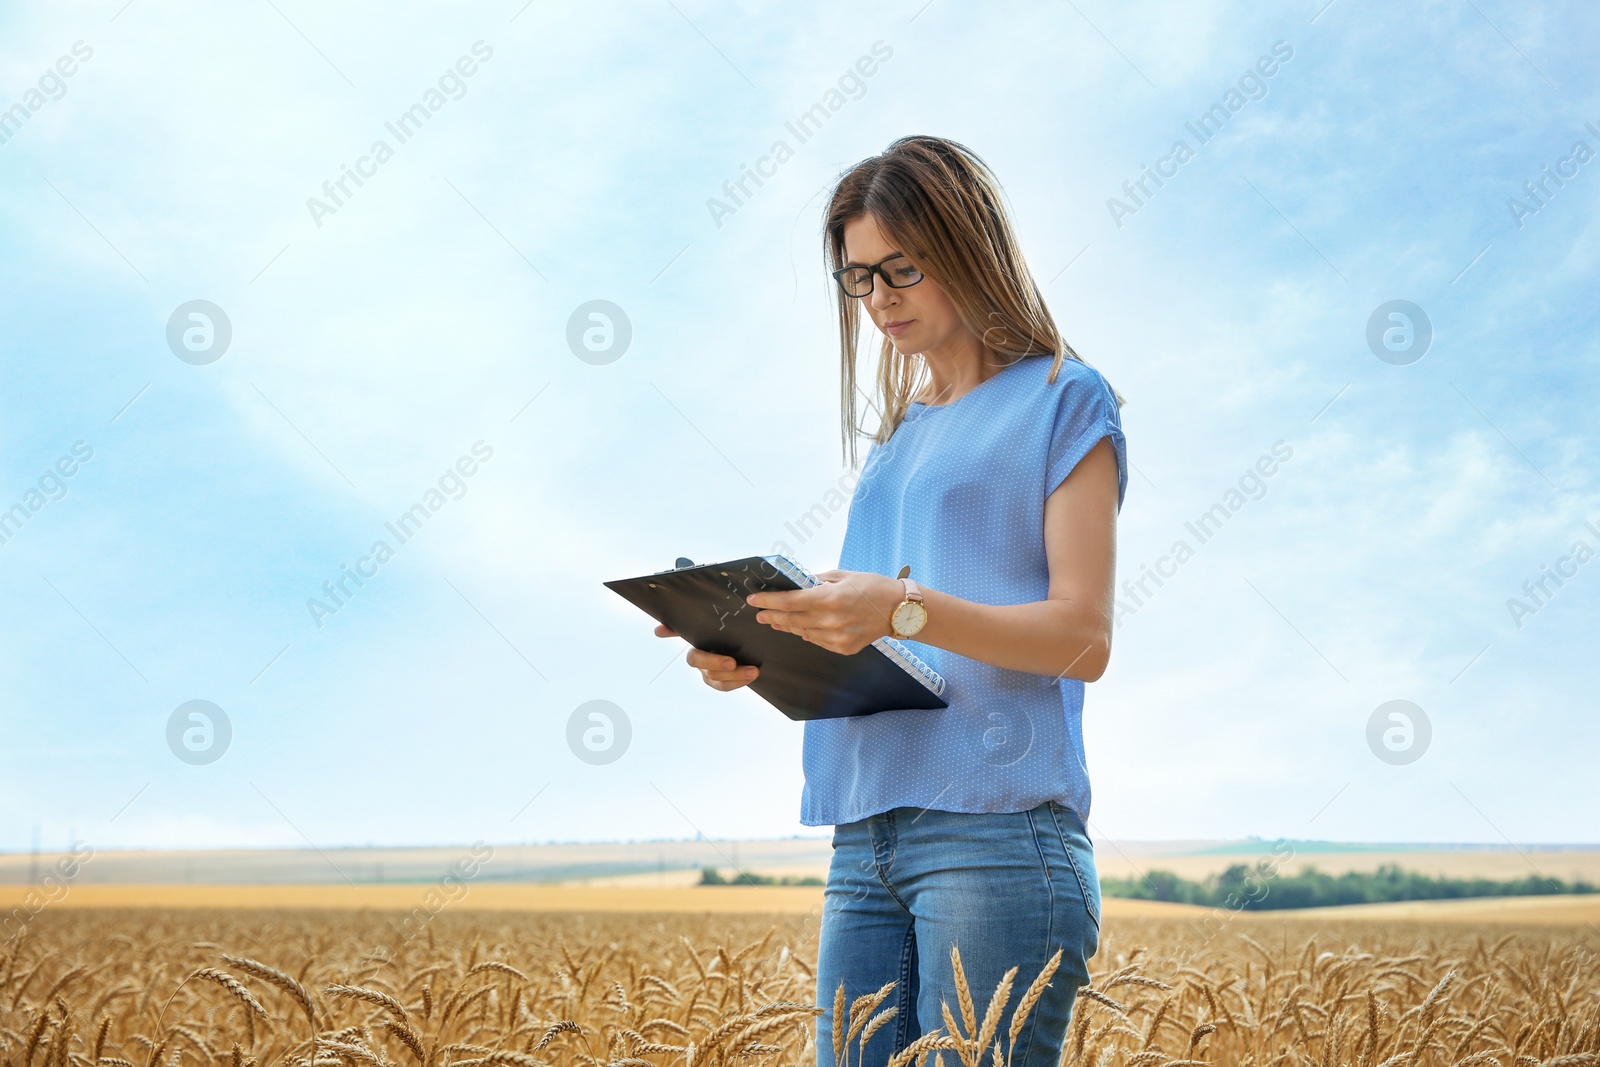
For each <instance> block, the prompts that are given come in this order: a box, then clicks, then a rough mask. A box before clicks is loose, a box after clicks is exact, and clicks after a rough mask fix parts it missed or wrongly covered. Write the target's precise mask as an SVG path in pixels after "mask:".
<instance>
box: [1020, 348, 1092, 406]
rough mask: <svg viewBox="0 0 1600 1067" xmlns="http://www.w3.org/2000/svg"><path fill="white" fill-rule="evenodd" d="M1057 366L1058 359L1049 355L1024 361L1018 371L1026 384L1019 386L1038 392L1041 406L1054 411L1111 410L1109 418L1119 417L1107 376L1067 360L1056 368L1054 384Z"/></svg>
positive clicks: (1067, 358) (1082, 363)
mask: <svg viewBox="0 0 1600 1067" xmlns="http://www.w3.org/2000/svg"><path fill="white" fill-rule="evenodd" d="M1054 365H1055V356H1054V355H1052V354H1050V353H1048V352H1047V353H1042V354H1040V355H1033V356H1027V357H1025V358H1024V359H1023V360H1022V361H1021V363H1020V364H1019V365H1018V366H1017V367H1016V368H1015V369H1016V370H1017V371H1025V374H1026V381H1025V382H1019V383H1018V384H1026V385H1027V386H1028V387H1029V390H1030V391H1032V390H1037V391H1038V393H1037V395H1038V397H1039V400H1040V402H1041V403H1043V404H1044V405H1046V406H1048V407H1049V408H1051V409H1053V410H1057V411H1059V410H1061V409H1062V408H1069V409H1079V410H1083V409H1098V410H1101V411H1105V410H1106V409H1107V407H1109V414H1110V415H1112V416H1113V417H1114V416H1115V415H1116V412H1117V399H1116V393H1115V392H1114V391H1113V390H1112V388H1111V383H1110V382H1109V381H1107V380H1106V377H1105V375H1103V374H1101V373H1100V372H1099V371H1098V370H1096V369H1095V368H1094V367H1091V366H1089V364H1087V363H1085V362H1083V361H1082V360H1080V359H1074V358H1072V357H1071V356H1064V357H1063V358H1062V360H1061V365H1060V367H1058V368H1056V372H1055V380H1054V381H1051V380H1050V370H1051V367H1052V366H1054Z"/></svg>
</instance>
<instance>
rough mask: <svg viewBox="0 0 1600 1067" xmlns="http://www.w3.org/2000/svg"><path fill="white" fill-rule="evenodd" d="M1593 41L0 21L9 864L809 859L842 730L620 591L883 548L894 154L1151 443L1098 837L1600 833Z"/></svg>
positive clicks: (1308, 6) (1, 824) (736, 14)
mask: <svg viewBox="0 0 1600 1067" xmlns="http://www.w3.org/2000/svg"><path fill="white" fill-rule="evenodd" d="M1597 46H1600V28H1597V22H1596V15H1595V12H1594V10H1593V9H1592V8H1590V7H1587V6H1585V5H1582V4H1579V3H1552V4H1545V5H1537V6H1533V7H1529V6H1526V5H1517V4H1511V3H1507V2H1504V0H1467V2H1454V0H1451V2H1439V3H1423V4H1416V5H1403V6H1402V7H1398V8H1395V7H1389V8H1386V7H1383V6H1381V5H1374V4H1370V3H1364V2H1361V0H1334V2H1332V3H1328V2H1327V0H1312V2H1309V3H1299V2H1296V3H1281V4H1267V5H1257V4H1244V3H1222V4H1215V3H1207V4H1179V3H1166V4H1156V5H1141V6H1135V5H1124V4H1118V3H1112V2H1109V0H1075V2H1074V3H1071V4H1065V5H1061V4H1047V3H1035V4H1029V3H1019V4H1014V5H1003V6H995V5H978V4H971V3H968V4H962V3H956V2H954V0H932V2H931V3H930V2H925V0H910V2H906V3H887V4H880V5H867V6H865V7H863V6H862V5H859V4H851V5H847V4H842V3H833V2H824V3H818V4H811V5H805V6H804V9H803V10H802V9H794V10H788V11H784V12H782V13H779V12H778V11H777V10H776V9H774V8H772V7H770V6H769V5H761V4H717V3H706V2H701V0H664V2H657V0H648V2H640V3H633V4H626V5H620V6H614V5H607V6H605V7H604V8H602V6H601V5H594V4H570V3H545V2H542V0H541V2H539V3H525V2H524V0H508V2H482V3H478V2H469V3H463V4H454V5H448V9H442V8H440V7H439V6H438V5H422V4H406V3H401V4H386V5H381V6H380V5H376V4H364V5H333V6H330V5H316V4H309V3H305V2H303V0H262V2H259V3H258V2H251V3H246V4H243V5H229V6H227V7H225V8H222V7H217V6H215V5H204V4H198V3H182V2H178V3H155V2H153V0H131V2H129V0H107V2H98V0H97V2H95V3H84V4H72V5H48V6H46V5H7V6H5V7H4V8H3V9H0V108H8V109H10V110H9V111H8V112H6V113H5V115H0V137H3V138H4V139H3V141H0V227H3V231H4V232H3V239H0V278H3V284H0V318H3V321H4V323H5V328H4V330H3V331H0V374H3V387H0V508H10V509H12V511H10V512H8V514H10V515H12V516H13V518H12V520H11V521H10V523H9V525H6V524H3V523H0V534H3V536H4V540H3V541H0V597H3V601H4V603H5V605H6V609H7V610H6V611H5V612H4V613H3V615H0V727H3V732H0V736H3V737H4V738H5V740H4V743H3V746H0V849H5V850H15V849H27V848H30V847H33V845H34V844H35V843H36V842H37V843H38V844H39V846H40V847H41V848H43V849H46V850H62V849H65V848H67V847H68V845H69V844H70V843H71V842H73V841H76V840H83V841H86V842H88V843H89V844H90V845H92V846H93V847H95V848H102V849H106V848H169V847H170V848H176V847H237V846H298V847H304V846H306V845H314V846H316V847H331V846H335V845H361V844H367V843H372V844H383V845H403V844H441V843H453V842H470V841H475V840H485V841H489V842H520V841H526V842H537V841H553V840H623V839H647V838H663V837H668V838H670V837H692V836H695V835H697V834H704V835H705V836H708V837H766V836H784V835H789V834H795V833H808V834H817V833H826V832H827V831H826V829H825V828H824V829H815V828H806V827H802V826H801V825H800V824H799V821H798V820H799V800H800V789H801V784H802V777H801V766H800V740H801V727H800V725H799V724H797V723H794V722H791V721H789V720H787V719H786V718H784V717H783V716H782V715H780V714H779V713H778V712H777V711H776V710H775V709H773V708H772V707H770V706H769V705H767V704H766V703H765V702H764V701H762V700H761V699H760V698H759V697H757V696H755V695H754V694H753V693H750V692H738V693H732V694H724V693H719V692H715V691H713V690H711V689H709V688H708V687H706V686H705V685H704V684H703V683H701V681H700V680H699V677H698V674H697V672H695V671H694V670H692V669H691V668H689V667H688V666H687V665H686V664H684V662H683V655H684V652H685V651H686V646H685V645H684V643H683V642H682V641H681V640H677V639H671V640H663V639H660V638H657V637H655V636H654V635H653V633H652V626H653V623H652V622H651V620H650V619H648V618H647V617H645V616H644V615H643V614H642V613H640V612H638V611H637V610H636V609H634V608H632V607H631V606H629V605H628V604H626V603H625V602H623V601H622V600H621V599H620V598H619V597H617V596H615V595H614V594H612V593H610V592H609V591H608V590H606V589H605V588H604V587H603V586H602V585H601V583H602V582H603V581H605V580H608V579H612V578H621V577H628V576H632V575H637V574H643V573H647V572H650V571H654V570H658V569H660V568H663V567H666V566H669V565H671V563H672V562H673V560H674V559H675V558H676V557H678V556H688V557H690V558H691V559H694V560H698V561H713V560H719V559H734V558H738V557H742V556H746V555H752V554H759V553H764V552H769V551H773V550H774V549H775V548H777V547H779V546H780V545H781V546H782V547H783V548H784V549H786V550H788V551H790V552H791V553H792V554H793V555H794V556H795V557H796V558H797V559H799V560H800V561H801V562H802V563H803V564H805V565H806V566H808V567H810V568H812V569H813V570H821V569H826V568H830V567H833V566H835V565H836V564H837V562H838V553H839V547H840V544H841V542H842V539H843V536H844V531H845V524H846V519H847V514H846V512H845V510H844V509H834V510H832V512H831V513H830V514H828V516H827V518H826V521H824V522H822V523H821V525H820V527H818V528H814V529H813V530H811V531H810V532H809V534H808V535H807V536H806V537H804V538H799V537H796V536H795V535H794V534H793V533H792V532H791V530H790V526H791V524H794V523H795V522H796V521H797V520H798V519H799V517H800V516H802V515H804V514H806V513H807V512H808V511H812V509H814V508H816V507H817V506H818V505H823V510H824V511H828V510H829V509H828V507H827V505H826V502H827V501H828V500H830V499H833V498H832V497H831V496H830V493H831V492H832V491H833V490H835V489H837V487H838V486H840V485H841V484H843V485H846V486H848V485H849V484H850V481H851V480H852V477H853V476H852V474H851V471H850V469H849V468H848V467H847V466H846V465H845V463H844V460H843V457H842V456H841V451H840V446H839V418H840V416H839V411H838V373H839V370H838V341H837V330H836V322H835V319H834V310H833V301H832V297H831V296H830V293H829V290H828V284H829V280H828V278H827V276H826V271H825V264H824V260H823V250H822V240H821V231H820V226H821V212H822V207H823V203H824V201H825V199H826V193H827V190H828V189H829V187H830V186H831V184H832V183H833V182H834V181H835V180H837V178H838V177H839V176H840V174H841V173H842V172H843V171H844V170H845V169H847V168H848V167H850V166H851V165H853V164H854V163H856V162H858V161H860V160H862V159H864V158H866V157H868V156H871V155H873V154H875V153H877V152H880V151H882V150H883V149H884V148H885V147H886V146H887V145H888V144H889V143H890V142H891V141H893V140H894V139H895V138H897V137H900V136H904V135H907V134H911V133H929V134H937V135H940V136H944V137H949V138H952V139H954V140H957V141H960V142H961V143H963V144H965V145H967V146H968V147H970V148H971V149H972V150H973V151H975V152H976V153H978V155H979V156H981V157H982V158H983V159H984V160H985V161H986V162H987V163H988V164H989V165H990V167H991V168H992V169H993V170H994V172H995V173H996V175H997V176H998V178H999V180H1000V181H1001V183H1002V185H1003V187H1004V189H1005V194H1006V197H1007V200H1008V204H1009V206H1010V210H1011V211H1012V214H1013V219H1014V222H1015V224H1016V227H1017V232H1018V235H1019V239H1020V241H1021V244H1022V247H1023V250H1024V253H1025V255H1026V256H1027V259H1028V262H1029V265H1030V268H1031V270H1032V272H1033V274H1034V277H1035V278H1036V280H1037V282H1038V284H1039V286H1040V288H1041V290H1042V291H1043V293H1044V295H1045V298H1046V301H1047V303H1048V304H1049V306H1050V308H1051V311H1052V313H1053V315H1054V316H1055V318H1056V321H1057V322H1058V324H1059V325H1060V327H1061V329H1062V331H1063V334H1064V336H1065V337H1066V338H1067V339H1068V341H1069V342H1070V343H1071V344H1072V345H1073V346H1074V348H1075V349H1076V350H1077V351H1078V352H1079V353H1080V354H1081V355H1082V356H1083V357H1084V358H1085V359H1086V360H1087V361H1088V362H1089V363H1091V364H1092V365H1094V366H1095V367H1096V368H1097V369H1098V370H1099V371H1100V372H1101V373H1103V374H1104V375H1105V376H1106V378H1107V379H1108V380H1109V381H1110V382H1111V383H1112V384H1113V385H1114V386H1115V387H1116V388H1117V390H1118V392H1120V393H1121V394H1122V396H1123V397H1124V398H1125V399H1126V401H1127V403H1126V406H1125V407H1124V408H1123V409H1122V414H1121V417H1122V422H1123V428H1124V431H1125V434H1126V437H1127V441H1128V455H1129V460H1130V463H1131V466H1132V468H1133V469H1132V471H1131V476H1130V479H1129V485H1128V491H1127V496H1126V500H1125V502H1124V504H1123V507H1122V510H1121V513H1120V516H1119V524H1118V575H1119V581H1122V582H1125V583H1126V584H1122V585H1120V589H1121V592H1119V597H1118V602H1119V609H1118V622H1117V626H1116V629H1115V634H1114V640H1113V652H1112V657H1111V663H1110V667H1109V669H1108V670H1107V672H1106V673H1105V675H1104V677H1102V678H1101V679H1100V680H1099V681H1096V682H1094V683H1092V684H1090V685H1089V686H1088V687H1087V694H1086V698H1085V711H1084V733H1085V739H1086V742H1085V743H1086V748H1087V754H1088V764H1089V769H1090V775H1091V780H1092V783H1093V789H1094V801H1093V806H1092V810H1091V812H1090V820H1089V821H1090V826H1091V830H1092V832H1093V833H1094V834H1095V836H1096V837H1099V838H1101V839H1222V838H1238V837H1244V836H1248V835H1256V836H1260V837H1263V838H1268V839H1272V838H1278V837H1287V838H1292V839H1307V838H1317V839H1326V840H1338V841H1395V842H1402V841H1404V842H1421V841H1439V842H1488V843H1495V844H1505V843H1511V842H1514V843H1518V844H1523V843H1538V842H1546V843H1548V842H1580V841H1581V842H1593V841H1595V840H1596V839H1597V838H1600V833H1597V829H1596V828H1597V817H1600V796H1597V786H1596V778H1595V775H1594V774H1593V767H1594V761H1595V756H1596V753H1597V752H1600V723H1597V719H1596V716H1595V714H1594V712H1595V696H1594V694H1595V692H1596V690H1597V685H1596V682H1597V680H1600V673H1597V667H1596V663H1597V657H1596V655H1595V652H1594V639H1595V635H1596V633H1597V628H1596V625H1595V624H1596V608H1597V605H1600V562H1597V561H1596V560H1595V559H1594V558H1593V556H1594V553H1596V552H1597V551H1600V496H1597V488H1600V486H1597V479H1596V473H1595V464H1594V456H1595V454H1596V445H1597V443H1600V442H1597V430H1596V427H1595V422H1594V419H1593V413H1594V411H1595V410H1596V409H1597V406H1600V390H1597V388H1596V384H1595V374H1594V370H1595V368H1596V366H1597V359H1596V357H1597V355H1600V351H1597V350H1600V343H1597V341H1596V338H1597V336H1600V330H1597V325H1600V323H1597V318H1600V314H1597V312H1600V303H1597V301H1596V300H1595V298H1594V294H1595V292H1596V286H1597V282H1600V264H1597V260H1596V257H1597V255H1600V241H1597V240H1596V236H1597V232H1600V226H1597V222H1596V205H1597V203H1600V91H1597V90H1600V86H1597V84H1596V82H1595V80H1594V78H1593V61H1594V60H1593V57H1594V55H1595V53H1596V50H1597ZM865 71H870V72H871V73H870V74H866V73H863V72H865ZM69 72H70V73H69ZM1269 72H1270V73H1269ZM819 104H820V105H821V106H822V110H821V111H820V112H815V113H816V114H825V115H826V118H825V120H822V121H818V122H816V123H814V124H813V126H812V127H811V129H810V130H809V133H808V136H807V137H805V139H804V140H802V139H801V138H799V137H797V136H796V135H795V133H794V132H793V131H792V130H791V128H790V126H791V124H793V123H796V122H797V121H798V120H799V118H800V116H802V115H803V114H805V113H807V112H808V111H809V110H810V109H812V108H813V107H814V106H816V105H819ZM1208 113H1210V114H1211V115H1212V116H1213V117H1212V119H1211V125H1210V126H1209V127H1203V126H1202V125H1201V120H1202V118H1203V116H1206V115H1207V114H1208ZM7 116H9V117H7ZM408 116H409V118H408ZM780 140H782V141H785V142H786V143H787V147H788V151H786V152H782V153H779V154H778V156H779V157H781V162H774V159H775V158H778V157H775V156H774V155H773V153H774V146H775V143H776V142H778V141H780ZM380 142H381V147H380ZM1179 142H1182V143H1183V145H1182V148H1181V149H1180V148H1179V147H1178V144H1179ZM758 167H759V168H760V169H761V170H763V171H764V172H765V173H766V174H767V176H766V177H764V178H763V179H762V181H761V183H760V184H759V185H757V184H756V183H754V182H752V181H751V180H750V179H748V178H745V188H744V192H742V193H739V195H738V196H737V197H734V196H731V195H730V194H729V192H728V191H727V189H728V187H730V186H732V185H733V183H735V182H737V181H739V180H740V179H741V178H744V176H745V175H746V174H747V173H748V172H750V171H753V170H756V169H757V168H758ZM351 173H354V174H355V175H356V178H359V179H360V180H359V183H358V182H357V180H356V178H351V177H349V176H348V175H349V174H351ZM1152 173H1155V174H1158V175H1164V177H1161V178H1160V181H1159V183H1158V182H1157V180H1156V179H1154V178H1151V177H1149V176H1148V175H1150V174H1152ZM341 181H342V182H343V188H342V189H341V188H340V186H339V183H340V182H341ZM1141 181H1142V182H1143V185H1142V188H1141V186H1140V185H1139V184H1137V183H1139V182H1141ZM735 191H737V190H736V189H735ZM597 301H600V302H604V303H599V304H597V303H594V302H597ZM591 314H595V315H598V316H599V317H597V318H592V317H590V316H591ZM869 329H870V327H869ZM586 331H590V332H588V333H587V334H586ZM871 342H872V344H873V345H874V346H875V345H876V343H877V339H876V337H875V336H873V337H872V338H871ZM864 454H865V448H864V447H863V449H862V455H863V456H864ZM1263 457H1269V460H1268V461H1263ZM1258 463H1261V464H1262V465H1261V466H1260V467H1259V468H1258V467H1257V464H1258ZM1268 467H1270V468H1271V469H1272V472H1273V473H1272V474H1271V475H1270V476H1263V475H1260V474H1259V473H1252V472H1255V471H1260V470H1265V469H1267V468H1268ZM69 472H70V473H69ZM418 504H421V505H423V507H422V509H421V510H420V511H415V512H412V511H411V509H412V508H413V507H414V505H418ZM1218 504H1221V505H1222V507H1223V510H1224V512H1225V513H1226V514H1227V516H1228V517H1227V519H1226V521H1225V522H1223V523H1221V524H1220V527H1219V528H1215V529H1212V530H1211V531H1210V534H1209V536H1207V537H1205V538H1203V539H1202V538H1200V537H1197V536H1196V535H1195V533H1194V532H1192V531H1191V529H1190V524H1193V523H1195V522H1196V521H1197V520H1198V519H1199V517H1200V516H1201V515H1202V514H1204V513H1206V512H1207V511H1208V509H1211V508H1213V506H1214V505H1218ZM18 508H20V510H17V509H18ZM408 512H409V513H411V514H413V515H421V514H425V515H427V518H426V520H425V521H421V522H418V523H416V524H414V525H413V526H412V527H410V528H409V529H405V530H401V531H400V532H402V533H405V534H406V535H407V536H405V537H404V538H401V537H398V536H396V535H395V533H393V532H391V530H390V524H395V523H397V522H399V520H401V518H402V516H404V515H406V514H407V513H408ZM379 541H383V542H385V543H386V544H387V545H388V551H386V552H384V553H381V554H380V555H381V558H379V557H376V556H374V555H373V548H374V545H375V543H377V542H379ZM1179 542H1184V543H1185V545H1186V548H1187V551H1181V552H1180V551H1176V549H1177V545H1178V543H1179ZM1580 543H1581V546H1580ZM351 570H356V571H359V573H361V574H364V575H365V576H366V577H365V578H363V580H362V581H361V584H359V585H356V584H355V582H354V581H353V580H352V579H349V578H346V577H345V575H346V574H347V573H349V571H351ZM1151 573H1155V574H1157V575H1158V576H1161V577H1160V583H1159V584H1157V582H1156V580H1155V579H1153V578H1150V577H1149V575H1150V574H1151ZM1552 574H1554V575H1557V576H1558V578H1552V577H1550V575H1552ZM1141 578H1142V579H1143V582H1144V585H1143V588H1142V589H1141V588H1139V586H1138V585H1137V584H1136V583H1138V582H1139V580H1140V579H1141ZM1558 579H1559V580H1558ZM341 580H343V581H344V582H345V588H346V590H347V591H351V592H348V595H340V596H339V598H338V599H337V600H334V599H332V598H331V597H329V596H328V594H326V592H325V583H327V584H328V585H330V586H331V585H332V583H335V582H339V581H341ZM1540 581H1543V583H1544V584H1543V587H1542V588H1540V587H1539V586H1538V585H1537V584H1534V583H1538V582H1540ZM1530 590H1531V592H1530ZM319 602H320V607H319ZM1519 605H1520V606H1519ZM195 701H200V702H204V703H200V704H195V703H192V702H195ZM592 701H604V702H606V703H605V704H601V705H595V704H591V703H590V702H592ZM1396 701H1399V702H1404V703H1399V704H1396V703H1392V702H1396ZM596 708H600V709H602V710H607V713H608V714H609V715H610V721H611V733H610V741H609V743H610V746H611V747H609V748H606V749H604V751H603V752H601V753H600V754H599V755H598V756H597V755H596V754H595V753H594V752H593V751H591V750H590V749H589V748H587V747H586V746H585V743H584V741H583V739H582V736H583V733H584V730H585V729H587V728H588V727H589V726H592V725H593V724H594V723H595V722H597V721H598V720H591V719H589V718H588V715H589V713H590V712H592V711H593V710H595V709H596ZM618 709H620V710H618ZM1395 715H1398V716H1399V717H1398V718H1396V717H1393V716H1395ZM574 724H576V725H574ZM602 732H604V731H602ZM569 738H576V739H577V740H576V741H571V742H569ZM596 743H602V744H603V743H604V742H603V741H602V742H596ZM583 757H587V758H583Z"/></svg>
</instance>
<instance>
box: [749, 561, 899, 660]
mask: <svg viewBox="0 0 1600 1067" xmlns="http://www.w3.org/2000/svg"><path fill="white" fill-rule="evenodd" d="M817 577H818V578H820V579H822V582H823V584H822V585H816V586H812V587H811V588H810V589H790V590H784V591H771V592H765V593H751V594H750V595H749V596H747V597H745V602H746V603H748V604H750V605H752V606H753V607H757V608H761V609H762V610H760V611H758V612H756V621H757V622H762V623H766V624H767V625H768V626H771V627H772V628H773V629H774V630H783V631H784V632H786V633H792V634H798V635H799V636H800V637H803V638H805V639H806V640H807V641H810V642H811V643H812V644H814V645H821V646H822V647H823V648H826V649H828V650H829V651H830V652H839V653H842V654H844V655H846V656H848V655H852V654H854V653H856V652H859V651H861V650H862V649H863V648H866V647H867V646H868V645H870V644H871V643H872V642H873V641H875V640H877V639H878V638H880V637H887V636H889V635H890V634H891V633H892V632H893V631H891V630H890V629H889V615H890V613H892V612H893V611H894V609H895V608H896V607H898V606H899V604H900V601H902V600H904V599H905V586H903V585H901V584H900V581H899V579H896V578H890V577H889V576H888V575H886V574H868V573H866V572H864V571H838V570H834V571H822V572H821V573H820V574H818V575H817Z"/></svg>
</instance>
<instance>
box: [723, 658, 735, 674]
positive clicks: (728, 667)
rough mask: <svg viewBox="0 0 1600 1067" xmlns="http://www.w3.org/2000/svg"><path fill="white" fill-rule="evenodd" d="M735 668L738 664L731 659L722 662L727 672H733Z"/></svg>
mask: <svg viewBox="0 0 1600 1067" xmlns="http://www.w3.org/2000/svg"><path fill="white" fill-rule="evenodd" d="M735 666H736V664H735V663H734V662H733V660H731V659H725V660H723V661H722V669H723V670H725V671H731V670H733V668H734V667H735Z"/></svg>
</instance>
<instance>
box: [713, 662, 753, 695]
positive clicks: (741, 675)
mask: <svg viewBox="0 0 1600 1067" xmlns="http://www.w3.org/2000/svg"><path fill="white" fill-rule="evenodd" d="M760 673H761V672H760V669H759V668H756V667H739V668H736V669H734V670H731V671H701V672H700V674H701V676H702V677H703V678H704V679H705V683H706V684H707V685H709V686H712V687H713V688H716V689H723V690H727V689H737V688H739V687H740V686H741V685H749V684H750V683H751V682H753V681H755V679H756V675H758V674H760Z"/></svg>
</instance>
